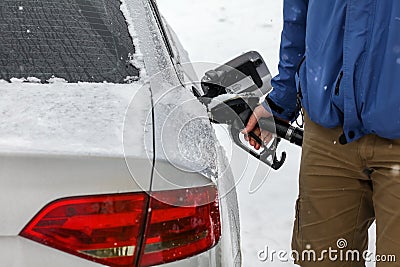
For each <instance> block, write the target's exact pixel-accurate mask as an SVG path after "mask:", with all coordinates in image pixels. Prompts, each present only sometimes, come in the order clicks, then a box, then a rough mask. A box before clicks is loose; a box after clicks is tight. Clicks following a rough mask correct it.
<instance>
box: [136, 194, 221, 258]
mask: <svg viewBox="0 0 400 267" xmlns="http://www.w3.org/2000/svg"><path fill="white" fill-rule="evenodd" d="M150 207H151V211H150V218H149V221H148V225H147V229H146V234H145V240H144V242H143V249H142V256H141V260H140V266H151V265H155V264H160V263H166V262H171V261H175V260H178V259H183V258H186V257H190V256H193V255H196V254H198V253H201V252H203V251H206V250H208V249H210V248H211V247H213V246H214V245H215V244H216V243H217V242H218V240H219V238H220V235H221V230H220V220H219V208H218V198H217V189H216V188H215V187H214V186H206V187H198V188H191V189H182V190H173V191H163V192H155V193H152V195H151V199H150Z"/></svg>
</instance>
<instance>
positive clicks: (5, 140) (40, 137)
mask: <svg viewBox="0 0 400 267" xmlns="http://www.w3.org/2000/svg"><path fill="white" fill-rule="evenodd" d="M12 80H13V82H12V83H7V82H4V81H2V82H1V86H0V95H2V97H1V98H0V114H1V120H0V150H1V151H3V152H4V151H9V152H11V151H12V152H15V151H18V152H25V153H30V152H41V151H42V152H46V153H56V154H59V153H64V154H65V153H66V154H71V153H74V154H90V155H98V154H102V155H103V154H106V155H119V156H123V152H124V151H123V142H122V136H123V126H124V116H125V112H126V109H127V108H128V105H129V103H130V100H131V99H132V97H133V96H134V95H135V93H136V92H137V91H138V90H139V89H140V88H141V87H142V84H140V83H135V84H118V85H117V84H109V83H101V84H99V83H77V84H76V83H75V84H69V83H66V82H62V81H59V80H58V81H57V79H54V81H53V82H54V83H52V84H38V83H26V82H24V83H23V82H22V81H21V79H18V80H17V79H12ZM147 97H148V98H147V104H146V101H145V100H146V96H145V95H144V94H143V99H142V101H138V102H137V103H142V106H141V107H140V106H136V107H135V108H136V110H137V111H138V112H139V111H142V112H143V116H140V114H138V115H137V118H138V120H137V124H138V125H136V126H135V127H136V129H137V128H138V127H140V129H141V128H143V125H144V122H143V121H142V120H140V118H142V119H145V118H146V117H147V113H148V109H149V107H150V102H149V101H150V100H149V96H147ZM132 123H133V122H132ZM135 123H136V122H135ZM132 127H133V128H135V127H134V126H132ZM136 132H137V134H136V136H137V138H132V140H135V139H137V140H142V139H143V137H141V136H142V135H143V133H142V132H141V131H136ZM132 134H133V133H132ZM139 137H140V138H139ZM137 145H142V144H137ZM49 148H50V151H49Z"/></svg>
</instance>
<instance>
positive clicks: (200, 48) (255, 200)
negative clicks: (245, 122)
mask: <svg viewBox="0 0 400 267" xmlns="http://www.w3.org/2000/svg"><path fill="white" fill-rule="evenodd" d="M158 5H159V7H160V10H161V12H162V14H163V15H164V16H165V17H166V19H167V20H168V22H169V23H170V24H171V25H172V27H173V29H174V30H175V31H176V33H177V34H178V36H179V37H180V40H181V42H182V44H183V46H184V47H185V48H186V49H187V50H188V52H189V55H190V57H191V60H192V61H194V62H197V61H200V62H214V63H219V64H222V63H224V62H226V61H228V60H230V59H232V58H233V57H235V56H237V55H240V54H241V53H243V52H245V51H249V50H256V51H258V52H260V53H261V55H262V56H263V58H264V60H265V61H266V62H267V64H268V66H269V69H270V71H271V73H272V74H273V75H274V74H276V73H277V63H278V50H279V40H280V31H281V27H282V5H283V1H282V0H280V1H277V0H265V1H259V0H247V1H239V0H218V1H215V0H191V1H187V0H158ZM220 139H221V142H222V143H223V144H224V145H225V146H226V147H227V148H228V150H229V148H231V147H232V145H231V144H230V143H229V140H228V139H226V138H220ZM233 149H234V151H233V152H234V155H235V157H233V158H231V167H232V170H233V172H234V174H235V175H236V176H237V177H238V179H239V178H240V179H241V180H240V183H239V184H238V187H237V190H238V192H239V205H240V216H241V231H242V237H241V238H242V241H241V242H242V253H243V266H245V267H253V266H294V265H293V264H292V263H290V262H281V261H279V260H277V259H276V258H275V260H274V261H273V262H271V260H270V259H269V260H266V261H264V262H262V261H260V260H258V258H257V254H258V252H259V251H260V250H262V249H264V248H265V247H266V246H268V249H269V250H270V251H271V250H275V251H279V250H286V251H289V250H290V241H291V231H292V230H291V229H292V224H293V220H294V203H295V199H296V197H297V173H298V167H299V160H300V152H301V151H300V149H298V148H296V147H294V146H292V145H287V144H282V145H281V149H282V150H285V151H287V153H288V158H287V160H286V163H285V165H284V166H283V167H282V168H281V169H280V170H279V171H270V170H269V169H268V168H267V167H265V166H260V165H258V164H257V162H256V161H253V160H251V161H250V162H248V164H243V162H246V161H247V155H246V154H244V153H241V152H238V149H237V148H236V147H233ZM237 153H239V156H238V155H237ZM264 177H266V178H267V179H266V181H265V183H264V184H262V186H261V187H260V188H259V189H258V190H257V191H256V192H251V191H253V190H250V189H254V188H255V185H258V184H259V182H260V180H262V178H264ZM253 178H254V179H255V180H256V181H254V180H253ZM369 266H373V265H369Z"/></svg>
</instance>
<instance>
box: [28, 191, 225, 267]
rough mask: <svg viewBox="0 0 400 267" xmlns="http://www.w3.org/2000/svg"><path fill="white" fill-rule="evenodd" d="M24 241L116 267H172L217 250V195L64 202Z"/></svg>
mask: <svg viewBox="0 0 400 267" xmlns="http://www.w3.org/2000/svg"><path fill="white" fill-rule="evenodd" d="M147 205H149V206H147ZM148 207H149V208H148ZM146 215H147V218H146ZM20 235H21V236H23V237H26V238H28V239H31V240H34V241H37V242H39V243H41V244H44V245H47V246H50V247H53V248H56V249H59V250H62V251H64V252H67V253H70V254H74V255H76V256H79V257H82V258H85V259H88V260H91V261H94V262H98V263H101V264H104V265H108V266H113V267H128V266H130V267H132V266H136V263H138V265H139V266H141V267H143V266H151V265H155V264H161V263H167V262H172V261H176V260H179V259H183V258H187V257H190V256H193V255H196V254H199V253H201V252H204V251H206V250H208V249H210V248H211V247H213V246H214V245H215V244H217V242H218V240H219V238H220V235H221V230H220V220H219V206H218V197H217V189H216V187H215V186H205V187H196V188H188V189H182V190H170V191H160V192H153V193H151V195H150V197H149V196H148V195H147V194H146V193H130V194H113V195H97V196H82V197H72V198H64V199H60V200H56V201H54V202H52V203H50V204H48V205H47V206H46V207H44V208H43V209H42V210H41V211H40V212H39V213H38V214H37V215H36V216H35V217H34V218H33V219H32V221H31V222H29V223H28V225H27V226H26V227H25V228H24V229H23V230H22V231H21V233H20ZM139 246H140V247H139Z"/></svg>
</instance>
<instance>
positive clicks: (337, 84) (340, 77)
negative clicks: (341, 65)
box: [335, 71, 343, 95]
mask: <svg viewBox="0 0 400 267" xmlns="http://www.w3.org/2000/svg"><path fill="white" fill-rule="evenodd" d="M342 78H343V71H341V72H340V74H339V78H338V80H337V82H336V87H335V95H339V89H340V82H341V81H342Z"/></svg>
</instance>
